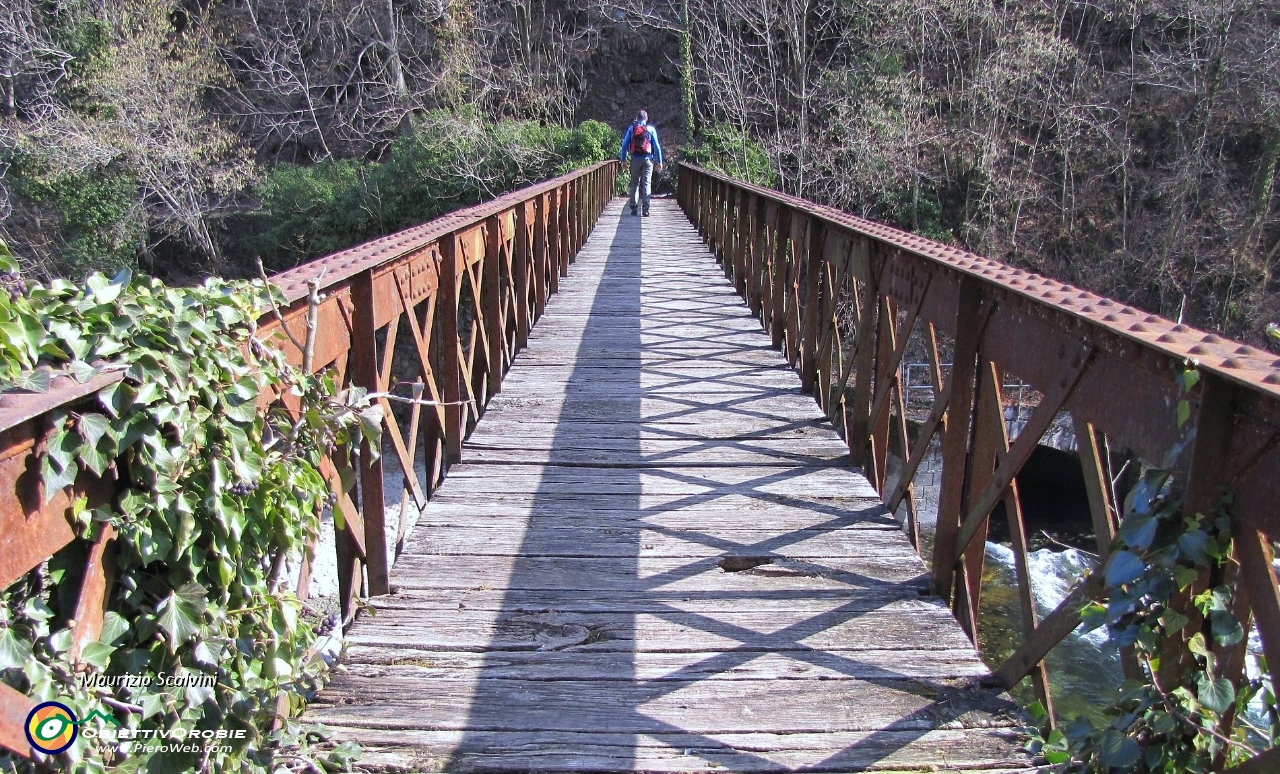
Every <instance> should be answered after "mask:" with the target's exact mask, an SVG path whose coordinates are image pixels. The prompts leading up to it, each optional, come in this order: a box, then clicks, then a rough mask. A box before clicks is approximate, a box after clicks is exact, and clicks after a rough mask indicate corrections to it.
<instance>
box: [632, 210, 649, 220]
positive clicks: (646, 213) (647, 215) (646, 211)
mask: <svg viewBox="0 0 1280 774" xmlns="http://www.w3.org/2000/svg"><path fill="white" fill-rule="evenodd" d="M632 214H633V215H634V214H635V213H632ZM644 216H645V217H646V218H647V217H649V211H648V210H645V211H644Z"/></svg>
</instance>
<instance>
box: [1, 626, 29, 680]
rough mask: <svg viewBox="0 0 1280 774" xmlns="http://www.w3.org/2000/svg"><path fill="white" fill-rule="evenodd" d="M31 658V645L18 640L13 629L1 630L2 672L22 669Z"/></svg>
mask: <svg viewBox="0 0 1280 774" xmlns="http://www.w3.org/2000/svg"><path fill="white" fill-rule="evenodd" d="M30 658H31V643H29V642H24V641H23V640H20V639H18V635H17V634H15V633H14V631H13V629H12V628H10V627H8V626H6V627H4V628H2V629H0V670H3V669H21V668H22V667H23V666H24V665H25V664H26V663H27V660H28V659H30Z"/></svg>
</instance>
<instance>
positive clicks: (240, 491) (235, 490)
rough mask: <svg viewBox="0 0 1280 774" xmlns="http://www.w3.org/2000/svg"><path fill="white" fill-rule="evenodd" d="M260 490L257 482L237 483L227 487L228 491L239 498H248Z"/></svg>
mask: <svg viewBox="0 0 1280 774" xmlns="http://www.w3.org/2000/svg"><path fill="white" fill-rule="evenodd" d="M257 488H258V482H257V481H237V482H236V483H234V484H232V485H231V486H229V487H227V491H228V492H230V493H231V494H233V495H235V496H237V497H248V496H249V495H251V494H253V492H254V490H255V489H257Z"/></svg>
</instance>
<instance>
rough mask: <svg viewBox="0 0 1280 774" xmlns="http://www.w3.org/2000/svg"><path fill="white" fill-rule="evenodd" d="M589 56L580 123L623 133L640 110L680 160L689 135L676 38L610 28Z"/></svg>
mask: <svg viewBox="0 0 1280 774" xmlns="http://www.w3.org/2000/svg"><path fill="white" fill-rule="evenodd" d="M589 56H590V59H589V61H588V63H587V66H586V68H585V75H584V78H583V82H582V83H581V84H580V85H579V88H580V89H581V92H582V97H581V101H580V102H579V103H578V108H577V110H576V112H575V113H574V120H575V122H580V121H586V120H588V119H594V120H596V121H603V122H604V123H606V124H608V125H609V126H612V127H615V128H617V129H618V130H619V132H621V130H622V129H623V128H625V127H626V126H627V125H628V124H629V123H630V122H631V119H632V118H634V117H635V114H636V113H637V112H638V111H640V110H642V109H643V110H647V111H649V122H650V123H651V124H653V125H654V126H656V127H657V128H658V131H659V136H660V137H661V139H662V150H663V152H664V153H665V154H666V155H667V156H668V157H669V158H671V159H674V158H675V153H676V151H677V149H679V148H680V147H681V146H682V145H684V139H685V133H684V127H683V126H682V125H681V121H680V87H679V82H680V69H679V66H678V62H677V57H678V56H679V49H678V47H677V46H676V44H675V41H674V39H673V37H672V36H670V35H668V34H666V33H663V32H659V31H656V30H649V29H634V28H632V27H630V26H628V25H626V24H623V23H616V24H611V25H606V26H605V27H604V28H603V29H601V30H600V38H599V42H598V45H596V46H595V47H594V48H593V49H592V50H591V52H590V55H589Z"/></svg>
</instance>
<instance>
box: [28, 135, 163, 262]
mask: <svg viewBox="0 0 1280 774" xmlns="http://www.w3.org/2000/svg"><path fill="white" fill-rule="evenodd" d="M9 180H10V184H11V185H12V190H13V192H14V194H15V198H16V199H17V200H19V202H20V203H19V206H22V204H23V203H25V204H26V205H27V206H29V207H32V208H34V209H35V210H36V211H37V212H39V213H40V214H41V217H40V218H39V219H38V221H37V222H36V223H34V224H33V226H34V227H35V228H37V229H38V230H39V232H40V234H39V236H40V237H41V239H42V240H47V242H48V244H49V245H50V247H51V248H52V249H51V251H50V254H49V255H48V256H47V257H46V258H45V260H44V261H43V263H44V265H43V266H40V267H38V270H39V273H42V274H49V275H56V276H63V277H83V276H84V275H85V274H87V273H89V272H91V271H104V272H109V273H113V274H114V273H115V272H116V271H118V270H120V269H123V268H129V267H133V266H135V265H136V264H137V259H138V255H139V253H140V252H141V251H142V249H143V247H144V245H145V243H146V236H147V223H146V213H145V211H144V210H143V207H142V203H141V199H140V196H139V185H138V181H137V179H136V178H135V177H133V176H132V175H131V174H129V173H128V172H127V171H125V170H123V169H120V168H117V167H116V166H115V165H113V164H108V165H104V166H98V167H92V168H89V169H86V170H83V171H70V172H66V171H60V170H58V169H56V168H54V167H53V166H52V165H47V164H45V163H43V162H42V161H41V160H39V159H37V158H36V157H35V156H33V155H30V154H24V153H21V152H19V153H18V154H17V155H16V157H15V158H14V160H13V163H12V166H11V167H10V169H9ZM49 216H52V218H49ZM28 267H29V268H37V267H33V266H30V265H28Z"/></svg>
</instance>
